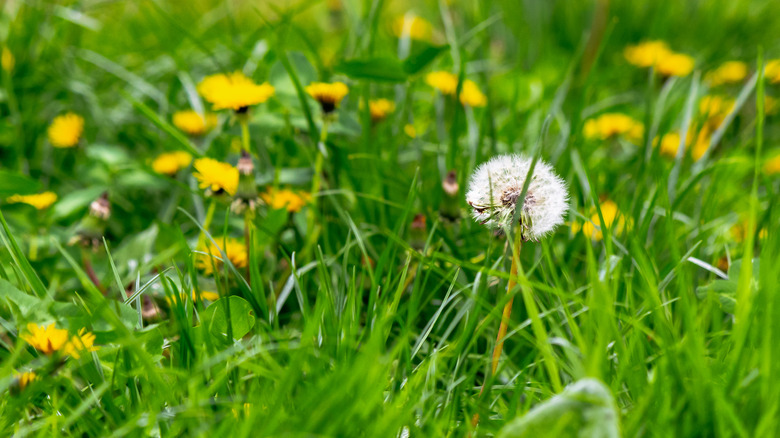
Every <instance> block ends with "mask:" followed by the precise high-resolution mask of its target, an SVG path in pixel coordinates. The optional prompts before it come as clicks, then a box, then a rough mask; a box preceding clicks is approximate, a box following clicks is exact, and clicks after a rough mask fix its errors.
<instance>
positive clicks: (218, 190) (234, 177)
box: [193, 158, 238, 196]
mask: <svg viewBox="0 0 780 438" xmlns="http://www.w3.org/2000/svg"><path fill="white" fill-rule="evenodd" d="M193 167H194V168H195V171H196V172H195V173H193V176H194V177H195V178H196V179H197V180H198V182H199V187H200V188H201V189H206V190H207V194H214V195H220V194H222V193H224V192H226V193H228V194H229V195H231V196H233V195H235V194H236V190H237V189H238V169H236V168H235V167H233V166H231V165H230V164H228V163H223V162H221V161H217V160H215V159H213V158H198V159H197V160H195V163H194V164H193Z"/></svg>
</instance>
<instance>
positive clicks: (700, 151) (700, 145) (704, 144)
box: [678, 126, 712, 161]
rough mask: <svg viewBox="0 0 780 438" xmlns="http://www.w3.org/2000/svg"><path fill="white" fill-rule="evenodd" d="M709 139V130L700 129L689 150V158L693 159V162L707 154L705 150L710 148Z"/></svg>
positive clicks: (705, 128)
mask: <svg viewBox="0 0 780 438" xmlns="http://www.w3.org/2000/svg"><path fill="white" fill-rule="evenodd" d="M711 138H712V135H711V133H710V129H709V128H708V127H707V126H704V127H702V128H701V131H699V135H698V136H696V143H695V144H694V145H693V149H692V150H691V157H693V160H694V161H699V160H700V159H701V157H703V156H704V154H705V153H706V152H707V149H709V148H710V139H711ZM678 144H679V143H678Z"/></svg>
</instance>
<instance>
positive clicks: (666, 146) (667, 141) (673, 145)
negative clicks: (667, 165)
mask: <svg viewBox="0 0 780 438" xmlns="http://www.w3.org/2000/svg"><path fill="white" fill-rule="evenodd" d="M654 143H655V144H656V145H657V144H658V138H657V137H656V139H655V142H654ZM679 146H680V134H679V133H677V132H668V133H666V134H664V136H663V137H662V138H661V149H660V154H661V155H663V156H666V157H670V158H674V157H676V156H677V148H679ZM686 146H687V145H686Z"/></svg>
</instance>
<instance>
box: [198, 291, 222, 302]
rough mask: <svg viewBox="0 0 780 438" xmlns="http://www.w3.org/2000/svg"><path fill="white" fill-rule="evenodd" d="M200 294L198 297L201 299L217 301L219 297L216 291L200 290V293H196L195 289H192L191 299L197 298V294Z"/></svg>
mask: <svg viewBox="0 0 780 438" xmlns="http://www.w3.org/2000/svg"><path fill="white" fill-rule="evenodd" d="M198 295H199V296H200V299H202V300H208V301H217V300H218V299H219V294H218V293H217V292H212V291H208V290H202V291H200V294H198V293H196V292H195V290H193V291H192V299H193V300H195V299H197V296H198Z"/></svg>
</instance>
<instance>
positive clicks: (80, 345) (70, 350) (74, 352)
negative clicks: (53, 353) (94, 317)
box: [65, 328, 98, 359]
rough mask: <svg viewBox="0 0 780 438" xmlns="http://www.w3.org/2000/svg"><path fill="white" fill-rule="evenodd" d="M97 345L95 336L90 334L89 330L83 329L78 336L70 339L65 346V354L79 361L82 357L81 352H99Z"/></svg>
mask: <svg viewBox="0 0 780 438" xmlns="http://www.w3.org/2000/svg"><path fill="white" fill-rule="evenodd" d="M94 343H95V335H94V334H93V333H91V332H88V331H87V329H85V328H82V329H81V330H79V332H78V334H76V335H74V336H73V337H71V338H70V342H68V343H67V344H66V345H65V353H67V354H69V355H71V356H73V357H74V358H76V359H78V358H80V357H81V354H80V352H84V351H97V349H98V348H97V347H95V346H94V345H93V344H94Z"/></svg>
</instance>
